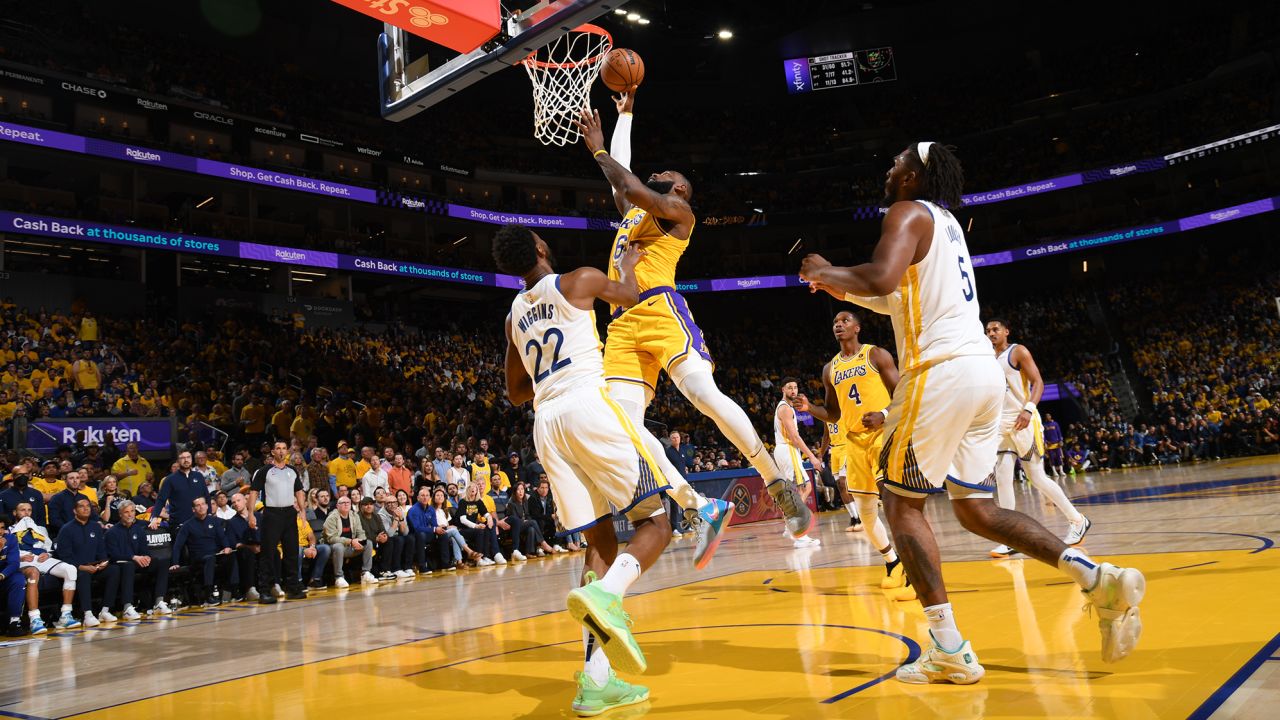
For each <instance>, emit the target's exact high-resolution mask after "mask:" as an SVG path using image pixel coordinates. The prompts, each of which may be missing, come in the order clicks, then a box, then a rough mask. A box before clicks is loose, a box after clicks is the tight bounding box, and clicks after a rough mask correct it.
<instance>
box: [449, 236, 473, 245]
mask: <svg viewBox="0 0 1280 720" xmlns="http://www.w3.org/2000/svg"><path fill="white" fill-rule="evenodd" d="M469 237H471V236H470V235H463V236H462V237H460V238H458V239H457V240H454V241H453V244H454V245H461V244H462V243H464V242H466V241H467V238H469Z"/></svg>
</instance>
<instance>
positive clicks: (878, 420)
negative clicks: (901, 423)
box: [862, 410, 884, 430]
mask: <svg viewBox="0 0 1280 720" xmlns="http://www.w3.org/2000/svg"><path fill="white" fill-rule="evenodd" d="M883 425H884V413H883V412H881V411H879V410H872V411H871V412H869V413H863V415H862V427H864V428H866V429H868V430H875V429H877V428H879V427H881V426H883Z"/></svg>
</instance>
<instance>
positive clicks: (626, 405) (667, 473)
mask: <svg viewBox="0 0 1280 720" xmlns="http://www.w3.org/2000/svg"><path fill="white" fill-rule="evenodd" d="M653 375H654V377H656V376H657V372H656V367H655V371H654V373H653ZM609 397H611V398H613V400H614V402H616V403H618V406H619V407H621V408H622V410H623V412H625V413H626V414H627V417H628V418H630V420H631V424H632V425H634V426H635V427H636V429H637V430H639V431H640V432H639V433H638V434H639V435H640V439H641V441H643V442H644V445H645V449H646V450H648V451H649V454H650V455H652V456H653V459H654V461H655V462H656V463H657V465H658V470H659V471H661V472H662V474H663V476H664V477H666V478H667V481H668V482H669V483H671V493H670V497H671V498H672V499H673V500H675V502H676V504H677V505H679V506H680V507H681V508H683V509H685V510H690V511H694V512H696V511H697V510H698V508H700V507H702V506H703V505H705V504H706V502H707V499H706V498H705V497H703V496H702V495H701V494H700V493H698V491H696V490H694V489H693V486H692V485H690V484H689V482H688V481H687V480H685V479H684V476H683V475H681V474H680V471H679V470H676V466H675V465H672V464H671V461H670V460H668V459H667V453H666V448H664V447H663V446H662V441H660V440H658V438H656V437H654V435H653V433H651V432H649V431H648V429H646V428H645V426H644V415H645V410H647V409H648V407H649V403H650V402H652V401H653V390H651V389H650V386H649V385H648V384H646V383H645V382H632V381H630V380H623V379H614V380H610V381H609ZM588 542H590V541H588Z"/></svg>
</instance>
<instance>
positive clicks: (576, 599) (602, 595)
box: [568, 572, 649, 674]
mask: <svg viewBox="0 0 1280 720" xmlns="http://www.w3.org/2000/svg"><path fill="white" fill-rule="evenodd" d="M586 577H587V584H586V585H583V586H582V587H579V588H574V589H573V591H572V592H570V593H569V600H568V605H569V615H570V616H572V617H573V619H574V620H577V621H578V623H579V624H581V625H582V626H583V627H585V628H586V629H587V630H588V631H590V632H591V634H592V635H595V636H596V640H598V641H599V642H600V649H602V650H604V654H605V655H606V656H607V657H608V658H609V664H610V665H611V666H613V667H614V668H617V669H618V670H621V671H622V672H625V673H637V674H638V673H642V672H644V671H645V670H646V669H648V667H649V664H648V663H647V662H646V661H645V659H644V653H643V652H642V651H641V650H640V645H639V644H638V643H636V639H635V636H634V635H632V634H631V616H630V615H628V614H627V613H626V612H624V611H623V610H622V597H621V596H620V595H615V594H614V593H611V592H609V591H608V590H605V589H604V588H603V587H601V585H600V581H599V580H597V579H596V574H595V573H593V572H588V573H587V576H586Z"/></svg>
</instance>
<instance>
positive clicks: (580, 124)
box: [573, 108, 604, 155]
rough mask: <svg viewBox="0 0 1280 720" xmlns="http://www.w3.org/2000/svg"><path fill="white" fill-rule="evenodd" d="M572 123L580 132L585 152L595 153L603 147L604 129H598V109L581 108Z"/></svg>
mask: <svg viewBox="0 0 1280 720" xmlns="http://www.w3.org/2000/svg"><path fill="white" fill-rule="evenodd" d="M573 124H574V127H576V128H578V132H580V133H582V142H583V143H584V144H585V145H586V146H587V152H589V153H591V154H592V155H595V154H596V153H597V152H599V151H600V150H603V149H604V131H603V130H601V129H600V111H599V110H588V109H587V108H583V109H582V113H581V114H580V115H578V119H577V120H574V121H573Z"/></svg>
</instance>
